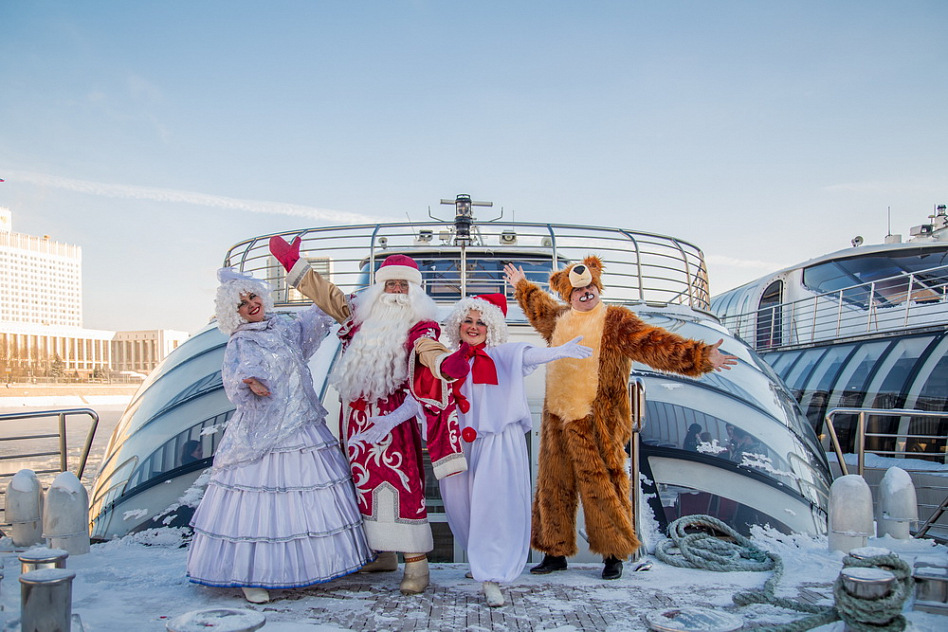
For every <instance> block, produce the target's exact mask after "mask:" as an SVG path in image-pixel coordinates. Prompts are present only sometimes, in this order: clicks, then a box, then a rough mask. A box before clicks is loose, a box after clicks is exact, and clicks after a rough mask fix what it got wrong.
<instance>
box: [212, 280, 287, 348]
mask: <svg viewBox="0 0 948 632" xmlns="http://www.w3.org/2000/svg"><path fill="white" fill-rule="evenodd" d="M217 278H218V279H220V281H221V284H220V286H219V287H218V288H217V296H216V297H215V299H214V310H215V312H216V314H217V328H218V329H220V330H221V331H222V332H224V334H225V335H227V336H229V335H231V334H232V333H234V330H235V329H237V327H239V326H240V325H242V324H244V323H246V322H247V319H246V318H244V317H243V316H241V315H240V314H238V313H237V306H238V305H240V300H241V299H240V295H241V294H256V295H257V296H259V297H260V298H261V299H263V313H264V315H266V316H270V315H271V314H273V288H271V287H270V284H269V283H267V282H266V281H261V280H260V279H255V278H253V277H252V276H250V275H249V274H243V273H241V272H236V271H235V270H234V269H233V268H221V269H220V270H218V271H217Z"/></svg>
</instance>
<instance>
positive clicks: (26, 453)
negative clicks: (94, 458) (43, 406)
mask: <svg viewBox="0 0 948 632" xmlns="http://www.w3.org/2000/svg"><path fill="white" fill-rule="evenodd" d="M76 415H86V416H88V417H89V418H90V419H91V425H90V426H89V430H88V433H87V435H86V441H85V444H84V445H83V448H82V452H81V453H80V455H79V461H78V463H77V465H76V471H75V474H76V478H79V479H82V475H83V474H84V473H85V470H86V462H87V461H88V458H89V450H90V449H91V448H92V441H93V440H94V439H95V432H96V429H97V428H98V426H99V414H98V413H97V412H96V411H94V410H93V409H91V408H60V409H53V410H36V411H30V412H22V413H4V414H0V424H2V426H3V431H2V433H0V445H3V446H4V447H3V450H2V451H0V463H2V464H3V466H0V479H2V480H3V481H4V482H3V484H2V485H0V497H3V500H4V501H6V497H5V495H6V489H7V485H8V484H9V483H8V479H11V478H13V476H15V475H16V473H17V472H18V471H19V470H20V469H23V468H22V467H19V466H21V465H24V464H29V465H33V467H31V468H30V469H32V470H33V471H34V472H35V473H36V474H37V476H40V477H42V476H43V475H45V474H58V473H60V472H66V471H68V470H69V445H68V437H67V432H66V430H67V423H66V419H67V418H68V417H70V416H76ZM53 417H55V418H57V420H58V423H57V426H56V430H55V431H52V430H49V431H44V429H33V428H31V433H30V434H18V435H11V433H10V432H8V431H7V424H8V423H10V422H14V421H22V420H25V419H50V418H53ZM52 439H55V440H56V442H55V443H54V444H53V443H52V442H51V440H52ZM51 445H55V446H56V447H55V449H53V448H51V447H50V446H51ZM8 446H9V447H8ZM50 457H58V459H56V458H50ZM54 464H55V465H54ZM56 465H58V467H57V466H56ZM5 466H12V467H5ZM13 467H16V468H17V470H16V471H12V469H13ZM5 507H6V502H4V508H5ZM4 524H6V515H5V513H4Z"/></svg>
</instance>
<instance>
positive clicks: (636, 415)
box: [628, 375, 646, 561]
mask: <svg viewBox="0 0 948 632" xmlns="http://www.w3.org/2000/svg"><path fill="white" fill-rule="evenodd" d="M628 389H629V410H630V413H631V414H630V417H631V420H632V432H631V434H630V435H629V480H630V481H632V487H631V489H632V499H631V500H632V515H633V517H634V518H635V521H634V522H635V531H636V533H635V535H636V536H637V537H638V538H639V540H642V538H643V533H642V527H641V525H642V522H643V521H642V520H641V519H640V518H639V516H640V515H641V512H642V509H643V508H642V507H641V506H640V503H639V500H640V498H639V493H638V490H639V476H640V473H641V469H642V467H641V462H640V460H639V459H640V457H639V439H640V436H641V433H642V429H643V428H644V427H645V408H646V406H645V402H646V397H645V394H646V393H645V380H644V379H643V378H642V377H640V376H637V375H636V376H632V378H631V379H630V380H629V385H628ZM643 541H644V540H643ZM644 548H645V547H639V549H638V551H636V553H634V554H633V560H632V561H635V560H638V559H639V558H640V557H642V555H643V554H644V552H643V551H642V549H644Z"/></svg>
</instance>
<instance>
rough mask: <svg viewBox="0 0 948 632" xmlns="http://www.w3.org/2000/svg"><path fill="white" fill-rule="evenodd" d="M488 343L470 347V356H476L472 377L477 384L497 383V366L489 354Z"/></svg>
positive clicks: (468, 354)
mask: <svg viewBox="0 0 948 632" xmlns="http://www.w3.org/2000/svg"><path fill="white" fill-rule="evenodd" d="M486 349H487V343H486V342H482V343H481V344H479V345H477V346H476V347H470V349H469V350H468V352H467V357H468V358H474V365H473V366H472V367H471V377H472V378H473V380H474V383H475V384H496V383H497V367H495V366H494V360H493V359H492V358H491V357H490V356H489V355H487V351H486Z"/></svg>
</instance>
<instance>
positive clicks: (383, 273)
mask: <svg viewBox="0 0 948 632" xmlns="http://www.w3.org/2000/svg"><path fill="white" fill-rule="evenodd" d="M396 279H397V280H405V281H408V282H409V283H414V284H415V285H421V272H419V270H418V264H417V263H415V260H414V259H412V258H411V257H409V256H406V255H391V256H389V257H386V259H385V261H383V262H382V265H381V266H379V269H378V271H376V273H375V280H376V282H382V283H384V282H385V281H392V280H396Z"/></svg>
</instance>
